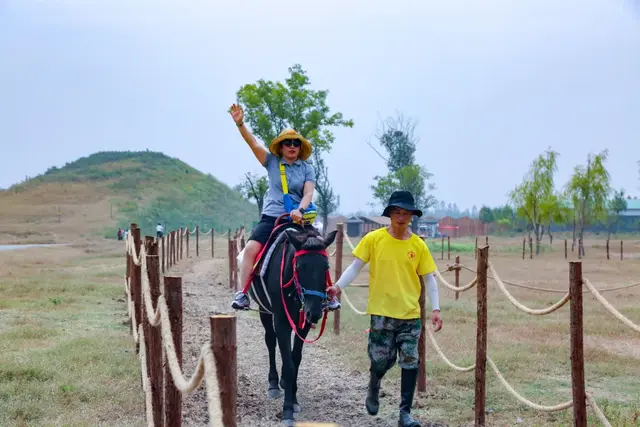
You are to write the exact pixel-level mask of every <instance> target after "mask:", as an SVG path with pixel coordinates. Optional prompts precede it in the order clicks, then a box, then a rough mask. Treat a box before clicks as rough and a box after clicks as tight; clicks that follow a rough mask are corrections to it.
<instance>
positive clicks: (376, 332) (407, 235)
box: [328, 191, 442, 427]
mask: <svg viewBox="0 0 640 427" xmlns="http://www.w3.org/2000/svg"><path fill="white" fill-rule="evenodd" d="M382 215H383V216H386V217H389V218H390V219H391V225H390V226H388V227H385V228H380V229H378V230H375V231H372V232H370V233H368V234H367V235H366V236H364V238H363V239H362V240H361V241H360V243H359V244H358V246H357V247H356V248H355V250H354V251H353V256H354V257H355V258H356V259H355V261H354V262H353V263H352V264H351V265H350V266H349V267H348V268H347V269H346V270H345V272H344V273H343V274H342V276H340V279H339V280H338V281H337V282H336V284H335V285H333V286H332V287H331V288H329V290H328V291H329V293H330V294H331V295H336V294H338V293H340V290H341V289H342V288H344V287H345V286H347V285H348V284H349V283H351V282H352V281H353V280H354V279H355V278H356V276H357V275H358V273H359V272H360V270H361V269H362V267H364V265H365V264H367V263H369V264H370V265H369V300H368V303H367V314H369V315H371V323H370V330H369V343H368V353H369V359H370V361H371V367H370V369H369V372H370V378H369V390H368V393H367V398H366V400H365V406H366V408H367V411H368V412H369V414H371V415H376V414H377V413H378V410H379V408H380V403H379V394H380V383H381V380H382V377H383V376H384V375H385V374H386V373H387V371H388V370H389V369H391V368H392V367H393V365H394V364H395V363H396V358H398V365H399V366H400V368H401V369H402V379H401V386H400V388H401V389H400V398H401V402H400V415H399V420H398V425H399V426H400V427H420V423H419V422H418V421H416V420H415V419H413V417H412V416H411V406H412V404H413V395H414V392H415V387H416V382H417V378H418V362H419V359H420V357H421V356H422V355H420V354H418V339H419V338H420V332H421V330H422V325H421V322H420V302H419V299H420V293H421V284H420V277H419V276H423V278H424V279H425V283H427V284H428V296H429V301H430V302H431V306H432V309H433V314H432V316H431V320H432V322H433V325H434V326H435V330H436V331H438V330H440V328H442V319H441V318H440V306H439V300H438V285H437V284H436V281H435V277H434V276H433V273H434V272H435V270H436V264H435V262H434V261H433V258H432V256H431V253H430V252H429V248H428V247H427V245H426V244H425V242H424V241H423V240H422V239H421V238H419V237H418V236H417V235H415V234H413V233H412V232H411V229H410V228H409V225H410V224H411V219H412V216H413V215H416V216H418V217H421V216H422V211H421V210H420V209H417V208H416V207H415V202H414V199H413V195H412V194H411V193H410V192H408V191H395V192H393V194H392V195H391V197H390V199H389V203H388V206H387V207H386V208H385V209H384V212H383V213H382Z"/></svg>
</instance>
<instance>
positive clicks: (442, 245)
mask: <svg viewBox="0 0 640 427" xmlns="http://www.w3.org/2000/svg"><path fill="white" fill-rule="evenodd" d="M440 246H441V247H442V254H441V255H440V259H444V236H442V240H441V241H440Z"/></svg>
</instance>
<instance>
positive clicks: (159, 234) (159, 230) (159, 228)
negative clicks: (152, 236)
mask: <svg viewBox="0 0 640 427" xmlns="http://www.w3.org/2000/svg"><path fill="white" fill-rule="evenodd" d="M163 234H164V227H163V226H162V224H160V223H158V225H156V237H157V238H158V239H162V236H163Z"/></svg>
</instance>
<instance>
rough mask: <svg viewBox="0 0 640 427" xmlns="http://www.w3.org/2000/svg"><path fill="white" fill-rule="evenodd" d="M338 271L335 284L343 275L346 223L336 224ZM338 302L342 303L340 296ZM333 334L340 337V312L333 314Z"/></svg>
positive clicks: (335, 275) (336, 311)
mask: <svg viewBox="0 0 640 427" xmlns="http://www.w3.org/2000/svg"><path fill="white" fill-rule="evenodd" d="M336 229H337V230H338V232H337V233H336V271H335V274H334V283H335V282H337V281H338V279H339V278H340V276H341V275H342V251H343V247H344V234H343V233H344V223H338V224H336ZM338 301H340V295H338ZM333 333H334V334H335V335H340V310H335V311H334V312H333Z"/></svg>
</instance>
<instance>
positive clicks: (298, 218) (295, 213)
mask: <svg viewBox="0 0 640 427" xmlns="http://www.w3.org/2000/svg"><path fill="white" fill-rule="evenodd" d="M289 215H291V219H292V220H293V221H295V222H302V213H301V212H300V211H299V210H298V209H294V210H292V211H291V213H290V214H289Z"/></svg>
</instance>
